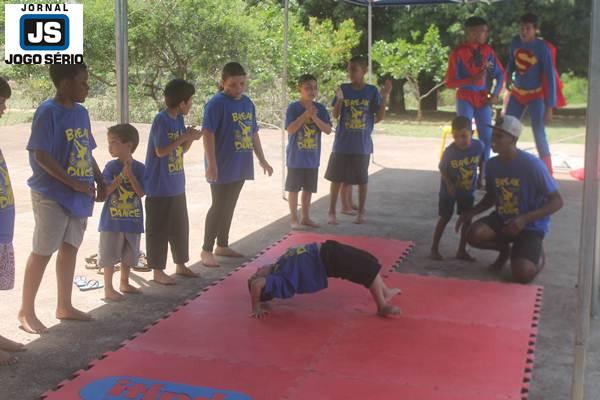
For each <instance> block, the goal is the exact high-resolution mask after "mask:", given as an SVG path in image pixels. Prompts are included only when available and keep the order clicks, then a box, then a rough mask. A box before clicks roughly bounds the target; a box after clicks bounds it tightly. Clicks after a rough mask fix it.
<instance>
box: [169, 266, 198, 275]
mask: <svg viewBox="0 0 600 400" xmlns="http://www.w3.org/2000/svg"><path fill="white" fill-rule="evenodd" d="M175 273H176V274H177V275H181V276H185V277H186V278H197V277H199V276H200V274H197V273H195V272H194V271H192V270H191V269H189V268H188V267H186V266H185V265H183V264H177V268H176V269H175Z"/></svg>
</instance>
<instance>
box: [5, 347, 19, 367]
mask: <svg viewBox="0 0 600 400" xmlns="http://www.w3.org/2000/svg"><path fill="white" fill-rule="evenodd" d="M18 361H19V358H18V357H17V356H15V355H12V354H10V353H8V352H6V351H4V350H0V367H6V366H8V365H14V364H16V363H17V362H18Z"/></svg>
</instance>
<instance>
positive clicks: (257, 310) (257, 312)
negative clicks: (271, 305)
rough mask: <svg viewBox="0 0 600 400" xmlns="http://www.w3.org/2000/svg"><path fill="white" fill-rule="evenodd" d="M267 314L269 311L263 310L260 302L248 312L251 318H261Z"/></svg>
mask: <svg viewBox="0 0 600 400" xmlns="http://www.w3.org/2000/svg"><path fill="white" fill-rule="evenodd" d="M268 314H269V311H267V310H265V309H264V308H262V307H261V306H260V304H258V305H256V306H255V307H254V308H253V309H252V313H251V314H250V316H251V317H252V318H256V319H263V318H265V317H266V316H267V315H268Z"/></svg>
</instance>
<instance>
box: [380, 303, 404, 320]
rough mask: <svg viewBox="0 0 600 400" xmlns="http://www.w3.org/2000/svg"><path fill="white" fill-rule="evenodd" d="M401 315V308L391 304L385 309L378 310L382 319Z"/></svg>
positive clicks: (384, 307)
mask: <svg viewBox="0 0 600 400" xmlns="http://www.w3.org/2000/svg"><path fill="white" fill-rule="evenodd" d="M397 314H400V307H396V306H392V305H390V304H386V305H385V306H383V307H380V308H379V310H377V315H379V316H380V317H387V316H388V315H397Z"/></svg>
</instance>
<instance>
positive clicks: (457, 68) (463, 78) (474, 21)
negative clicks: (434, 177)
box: [446, 17, 504, 188]
mask: <svg viewBox="0 0 600 400" xmlns="http://www.w3.org/2000/svg"><path fill="white" fill-rule="evenodd" d="M487 39H488V24H487V22H486V20H485V19H483V18H481V17H470V18H467V20H466V21H465V42H464V43H463V44H461V45H460V46H458V47H457V48H455V49H454V50H453V51H452V53H451V54H450V59H449V60H448V71H447V72H446V86H447V87H448V88H451V89H457V90H456V114H457V115H459V116H462V117H466V118H468V119H469V120H472V119H473V118H475V124H476V126H477V133H478V135H479V139H480V140H481V141H482V142H483V145H484V150H483V162H484V163H485V162H486V161H487V160H488V159H489V157H490V149H491V143H492V130H491V128H490V127H489V126H490V125H491V122H492V117H493V110H492V105H493V104H495V103H497V102H498V94H499V92H500V90H501V89H502V85H503V83H504V69H503V68H502V64H501V63H500V61H499V60H498V57H496V53H495V52H494V50H493V49H492V47H491V46H490V45H488V44H487V43H486V42H487ZM483 179H484V176H483V174H481V175H480V176H479V181H478V187H480V188H481V187H482V186H483V184H482V182H483Z"/></svg>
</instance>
